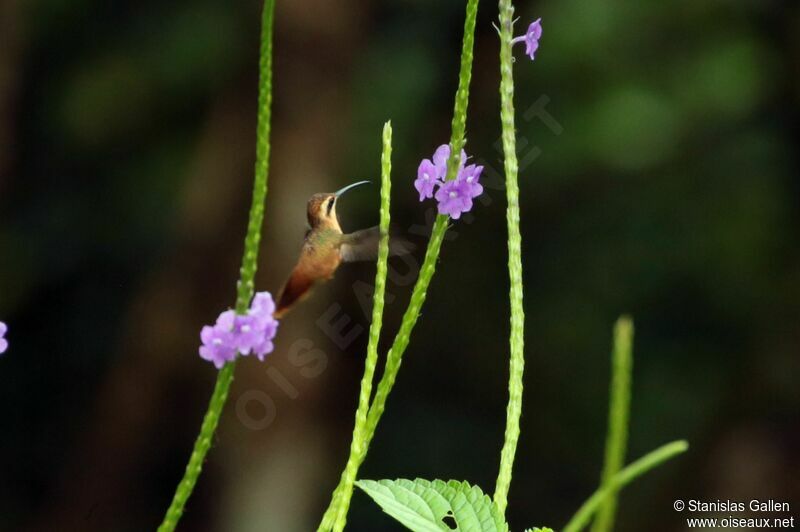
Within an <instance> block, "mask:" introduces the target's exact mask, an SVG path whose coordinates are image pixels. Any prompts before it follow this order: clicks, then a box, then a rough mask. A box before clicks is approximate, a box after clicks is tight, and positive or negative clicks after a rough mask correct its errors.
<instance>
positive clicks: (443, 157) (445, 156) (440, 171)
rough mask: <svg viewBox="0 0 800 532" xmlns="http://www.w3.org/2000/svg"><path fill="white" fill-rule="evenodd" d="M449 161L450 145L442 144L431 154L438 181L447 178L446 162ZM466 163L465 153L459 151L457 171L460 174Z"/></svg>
mask: <svg viewBox="0 0 800 532" xmlns="http://www.w3.org/2000/svg"><path fill="white" fill-rule="evenodd" d="M449 160H450V145H449V144H442V145H441V146H439V147H438V148H436V151H435V152H434V154H433V164H435V165H436V170H437V175H438V177H439V179H441V180H442V181H444V179H445V177H446V176H447V161H449ZM466 163H467V152H465V151H464V150H461V159H459V161H458V171H459V172H460V171H461V170H462V169H463V168H464V165H465V164H466Z"/></svg>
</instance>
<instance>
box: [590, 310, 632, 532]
mask: <svg viewBox="0 0 800 532" xmlns="http://www.w3.org/2000/svg"><path fill="white" fill-rule="evenodd" d="M632 345H633V322H632V321H631V319H630V318H629V317H627V316H623V317H621V318H620V319H619V320H617V323H616V325H615V326H614V348H613V353H612V361H611V388H610V394H611V400H610V401H609V409H608V436H607V437H606V456H605V464H604V465H603V476H602V480H601V485H600V488H601V489H607V490H608V492H609V494H608V496H607V497H606V500H605V502H604V503H603V506H602V507H601V508H600V510H599V511H598V512H597V516H596V517H595V521H594V523H593V524H592V532H610V531H611V530H613V529H614V514H615V513H616V510H617V491H616V490H615V489H613V480H614V476H615V475H616V474H617V473H619V470H620V469H621V468H622V466H623V464H624V463H625V451H626V449H627V446H628V418H629V417H630V405H631V371H632V367H633V351H632Z"/></svg>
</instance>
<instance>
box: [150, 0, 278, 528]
mask: <svg viewBox="0 0 800 532" xmlns="http://www.w3.org/2000/svg"><path fill="white" fill-rule="evenodd" d="M274 13H275V0H265V2H264V9H263V13H262V20H261V59H260V62H259V91H258V126H257V130H256V164H255V178H254V182H253V198H252V203H251V206H250V218H249V221H248V225H247V236H246V238H245V245H244V256H243V257H242V267H241V270H240V278H239V282H238V285H237V297H236V312H237V313H238V314H245V313H247V311H248V306H249V304H250V300H251V299H252V297H253V293H254V291H255V290H254V287H255V283H254V280H255V275H256V269H257V267H258V248H259V243H260V241H261V227H262V224H263V220H264V202H265V200H266V197H267V181H268V175H269V152H270V145H269V135H270V119H271V112H272V111H271V107H272V26H273V19H274ZM234 369H235V362H234V361H231V362H228V363H227V364H225V366H223V367H222V369H221V370H220V371H219V374H218V375H217V382H216V384H215V386H214V392H213V394H212V395H211V400H210V401H209V405H208V410H207V411H206V414H205V417H204V418H203V423H202V425H201V427H200V434H199V435H198V436H197V440H196V441H195V444H194V449H193V450H192V454H191V456H190V457H189V463H188V464H187V466H186V471H185V472H184V475H183V478H182V479H181V481H180V483H179V484H178V487H177V489H176V490H175V495H174V497H173V499H172V503H171V504H170V506H169V509H167V513H166V515H165V516H164V520H163V521H162V523H161V525H160V526H159V527H158V531H159V532H172V531H173V530H175V527H177V525H178V521H180V518H181V516H182V515H183V510H184V508H185V506H186V502H187V501H188V500H189V497H190V496H191V494H192V490H194V487H195V484H197V479H198V478H199V477H200V473H201V471H202V468H203V462H204V461H205V457H206V455H207V454H208V450H209V449H210V447H211V440H212V438H213V436H214V432H215V431H216V429H217V425H218V424H219V418H220V415H221V414H222V409H223V407H224V406H225V401H226V400H227V398H228V391H229V390H230V387H231V382H232V381H233V372H234Z"/></svg>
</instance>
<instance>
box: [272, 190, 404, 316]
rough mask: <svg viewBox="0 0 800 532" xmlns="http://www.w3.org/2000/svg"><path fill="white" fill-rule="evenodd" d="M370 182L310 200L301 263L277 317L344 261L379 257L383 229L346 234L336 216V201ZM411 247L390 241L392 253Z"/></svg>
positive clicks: (285, 287)
mask: <svg viewBox="0 0 800 532" xmlns="http://www.w3.org/2000/svg"><path fill="white" fill-rule="evenodd" d="M367 183H369V181H359V182H358V183H353V184H352V185H347V186H346V187H344V188H342V189H340V190H338V191H336V192H333V193H323V194H314V195H313V196H311V198H310V199H309V200H308V206H307V215H308V225H309V228H308V231H306V236H305V240H304V242H303V249H302V250H301V252H300V258H299V259H298V260H297V265H295V267H294V269H293V270H292V273H291V274H290V275H289V279H288V280H287V281H286V283H285V284H284V285H283V288H282V289H281V292H280V296H278V305H277V308H276V309H275V313H274V316H275V318H281V317H283V316H284V315H285V314H286V313H287V312H288V311H289V310H291V308H292V307H293V306H294V305H296V304H297V303H299V302H300V301H302V300H303V299H305V298H306V297H307V296H308V295H309V294H310V293H311V289H312V288H314V286H315V285H316V284H318V283H322V282H325V281H328V280H329V279H331V278H332V277H333V275H334V273H336V270H337V268H339V265H340V264H341V263H342V262H357V261H362V260H372V259H375V258H376V257H377V256H378V242H379V240H380V236H381V235H380V228H378V227H371V228H369V229H362V230H361V231H355V232H354V233H348V234H345V233H343V232H342V228H341V226H340V225H339V219H338V218H337V216H336V202H337V200H338V199H339V198H340V197H341V196H342V194H344V193H345V192H347V191H348V190H350V189H353V188H355V187H358V186H361V185H366V184H367ZM410 248H411V246H410V245H409V244H408V243H406V242H405V241H399V240H397V239H394V241H392V242H390V246H389V254H390V255H399V254H402V253H407V252H409V251H410Z"/></svg>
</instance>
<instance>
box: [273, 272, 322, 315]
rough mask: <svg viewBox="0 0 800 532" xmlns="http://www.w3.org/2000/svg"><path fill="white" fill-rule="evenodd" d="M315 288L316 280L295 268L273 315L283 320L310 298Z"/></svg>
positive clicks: (282, 291) (279, 297)
mask: <svg viewBox="0 0 800 532" xmlns="http://www.w3.org/2000/svg"><path fill="white" fill-rule="evenodd" d="M313 286H314V280H313V279H312V278H311V276H309V275H307V274H306V272H304V271H303V270H301V269H300V268H295V269H294V271H292V274H291V275H290V276H289V280H288V281H286V284H285V285H284V287H283V289H282V290H281V293H280V296H278V304H277V305H276V307H275V312H273V313H272V315H273V316H274V317H275V319H278V320H279V319H281V318H282V317H283V316H285V315H286V313H287V312H289V311H290V310H291V309H292V308H293V307H294V306H295V305H297V304H298V303H299V302H300V301H302V300H303V299H305V298H306V297H308V296H309V294H310V293H311V288H312V287H313Z"/></svg>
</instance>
